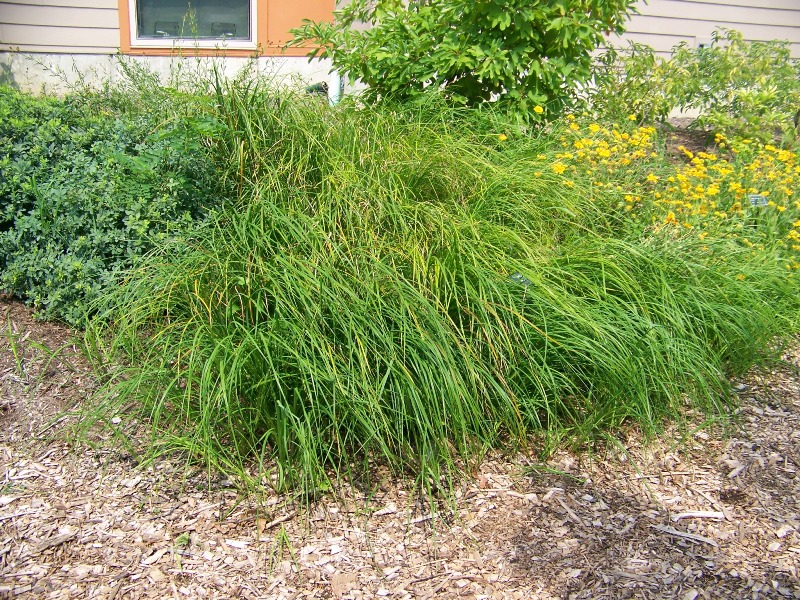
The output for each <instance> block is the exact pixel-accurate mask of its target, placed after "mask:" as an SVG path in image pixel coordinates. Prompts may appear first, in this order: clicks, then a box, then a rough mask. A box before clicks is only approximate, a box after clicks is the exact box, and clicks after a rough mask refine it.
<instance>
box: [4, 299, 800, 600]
mask: <svg viewBox="0 0 800 600" xmlns="http://www.w3.org/2000/svg"><path fill="white" fill-rule="evenodd" d="M0 315H2V321H0V325H2V327H3V329H4V331H5V333H4V334H2V335H0V392H1V393H2V396H0V598H4V597H9V598H16V597H20V598H111V599H113V598H253V599H255V598H276V599H277V598H337V599H339V598H341V599H357V598H398V599H410V598H474V599H479V598H542V599H547V598H682V599H687V600H693V599H694V598H720V597H725V598H743V597H748V598H800V581H799V580H798V567H800V533H799V532H798V529H800V518H799V517H798V512H799V511H800V483H799V482H798V478H797V468H798V460H800V458H799V457H800V344H798V345H795V347H794V348H793V349H792V351H791V352H789V353H787V354H786V355H785V356H784V360H783V361H782V362H781V363H780V364H779V365H778V366H776V368H775V369H774V370H772V371H770V372H758V373H752V374H751V375H750V376H749V377H748V378H747V379H746V380H745V381H742V382H741V383H739V384H737V388H736V389H737V393H738V395H739V398H740V400H741V406H740V408H739V409H738V411H737V412H738V418H737V419H735V420H734V421H733V422H731V423H730V424H729V425H730V427H729V428H728V434H727V435H726V434H725V432H724V431H723V429H722V427H721V426H719V425H714V426H710V425H709V426H706V427H699V425H700V424H701V423H702V417H701V416H700V415H694V414H689V415H687V423H686V424H683V425H681V426H680V427H678V426H675V427H674V428H672V429H670V430H668V431H667V432H665V434H664V435H663V436H661V437H660V438H659V439H656V440H651V441H649V442H647V443H646V444H644V443H643V442H642V439H641V437H640V436H639V435H638V434H637V433H636V432H635V431H628V432H624V433H623V434H620V435H619V436H618V438H617V439H618V442H619V443H618V444H616V445H611V444H609V445H607V447H605V448H604V449H595V450H594V451H592V452H582V453H580V454H573V453H569V452H566V451H562V452H558V453H557V454H556V455H555V456H553V457H552V459H551V460H550V461H549V462H548V463H547V465H541V464H536V463H534V462H533V461H532V460H531V459H530V458H526V457H521V456H520V457H504V456H490V457H488V458H487V459H486V460H485V461H484V462H483V464H482V465H481V467H480V469H479V471H478V472H477V473H476V474H475V476H474V477H473V478H471V479H468V480H466V481H465V482H464V483H463V484H461V486H460V487H459V488H458V489H457V490H456V497H455V499H454V500H453V502H452V504H442V505H441V506H440V507H439V508H438V510H436V511H433V512H432V511H431V507H430V505H429V504H428V502H426V501H424V500H421V499H420V495H419V494H418V493H417V492H416V491H415V490H414V489H413V488H412V487H411V485H410V483H409V482H402V481H397V480H394V479H391V478H389V477H384V478H382V479H381V476H380V473H376V474H375V477H376V479H377V483H378V485H375V486H374V487H373V488H372V489H371V490H370V491H369V493H368V495H366V494H365V492H364V491H360V490H359V489H356V488H355V487H353V488H351V487H349V486H345V487H343V488H342V489H340V490H337V491H336V493H334V494H331V495H330V496H327V497H325V498H323V499H321V500H319V501H317V502H315V503H313V504H311V505H308V506H305V505H299V506H298V505H297V504H295V503H293V502H291V501H290V500H289V499H287V498H285V497H279V496H276V495H274V494H272V493H270V492H269V491H267V490H265V491H264V493H263V495H262V496H261V497H259V498H253V497H241V496H240V495H239V494H238V493H237V492H236V490H235V489H232V488H230V487H227V485H228V482H226V481H224V480H220V479H218V478H214V477H209V476H208V475H207V474H206V473H204V472H202V471H198V470H197V468H196V467H193V466H192V465H188V464H187V463H186V462H185V461H182V460H179V459H177V458H176V459H170V460H162V461H159V462H157V463H155V464H151V465H148V466H141V465H136V464H134V463H133V462H132V461H131V458H130V456H129V455H128V454H127V453H126V452H125V451H124V448H122V447H120V446H115V445H110V444H102V445H100V446H97V447H95V448H88V447H86V446H84V445H74V444H71V440H69V439H67V438H66V434H65V432H67V431H69V430H68V429H66V426H67V425H68V423H69V420H70V419H69V418H62V419H59V416H60V415H61V414H62V413H63V411H64V410H69V409H71V408H74V407H76V406H79V405H80V404H81V403H82V402H84V401H85V399H86V397H87V396H88V395H89V394H90V393H91V390H92V388H93V386H94V385H95V383H94V380H93V379H92V376H91V372H90V369H89V368H88V365H87V364H86V362H85V360H83V358H82V357H81V355H80V353H79V352H78V348H77V347H76V346H75V345H73V344H72V343H71V342H70V339H71V338H70V336H71V332H70V331H69V330H68V329H66V328H63V327H60V326H57V325H53V324H46V323H40V322H37V321H35V320H34V319H32V317H31V315H30V312H29V311H28V309H26V308H25V307H24V306H22V305H21V304H18V303H15V302H10V301H0ZM11 340H13V343H12V341H11ZM48 349H49V350H48ZM53 350H57V352H56V353H53V352H52V351H53ZM121 418H123V419H124V415H122V416H121ZM695 425H697V426H698V427H695Z"/></svg>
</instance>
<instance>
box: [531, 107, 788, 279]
mask: <svg viewBox="0 0 800 600" xmlns="http://www.w3.org/2000/svg"><path fill="white" fill-rule="evenodd" d="M559 141H560V145H561V148H562V151H561V152H559V153H557V154H555V156H552V155H551V156H545V155H538V156H537V163H539V164H538V165H537V166H538V168H539V169H542V170H543V167H545V166H547V164H546V163H547V162H548V161H549V168H550V170H551V171H552V172H554V173H555V174H557V175H558V176H560V178H561V179H562V180H563V181H562V183H564V185H566V186H568V187H572V186H573V185H575V184H576V183H577V182H578V180H583V181H584V185H587V186H590V187H591V188H594V192H593V193H594V197H595V198H596V200H597V201H598V202H609V201H610V202H611V207H612V208H613V207H614V206H616V207H618V208H619V209H620V210H622V211H623V212H624V214H626V215H627V216H628V218H630V219H633V220H635V221H637V222H638V223H640V224H641V226H649V227H651V228H652V229H653V230H656V231H658V230H664V231H665V232H669V231H670V230H671V229H673V230H675V231H682V232H684V235H694V236H697V238H698V239H699V240H701V241H702V240H706V238H709V236H710V238H711V239H715V238H720V237H723V238H727V239H730V240H734V241H736V242H738V243H740V244H741V245H743V246H746V247H748V248H752V249H753V251H758V250H763V249H764V248H765V246H766V245H774V244H775V243H778V244H779V245H780V247H781V248H783V249H784V252H783V255H782V256H783V257H784V260H786V264H787V267H788V268H789V269H792V270H796V269H800V157H798V155H797V154H796V153H794V152H791V151H789V150H785V149H781V148H777V147H775V146H772V145H769V144H767V145H761V144H757V143H755V142H752V141H748V140H744V141H743V142H737V143H733V142H730V141H728V140H727V139H725V138H724V137H723V136H721V135H718V136H717V137H716V139H715V144H716V147H717V148H718V149H719V151H720V152H722V153H723V154H722V155H718V154H715V153H711V152H693V151H691V150H690V149H687V148H685V147H683V146H679V147H678V148H677V156H672V157H670V156H662V155H661V154H660V153H659V152H657V151H656V131H655V129H654V128H652V127H635V128H634V126H633V125H631V124H628V125H621V126H619V125H614V126H611V127H605V126H603V125H600V124H598V123H584V122H581V121H580V120H579V119H575V118H574V117H569V118H568V119H567V123H566V128H565V129H564V130H563V133H562V134H561V136H560V140H559ZM673 154H674V153H673ZM654 159H655V160H654ZM586 182H588V183H586ZM615 203H616V204H615ZM676 228H677V229H676Z"/></svg>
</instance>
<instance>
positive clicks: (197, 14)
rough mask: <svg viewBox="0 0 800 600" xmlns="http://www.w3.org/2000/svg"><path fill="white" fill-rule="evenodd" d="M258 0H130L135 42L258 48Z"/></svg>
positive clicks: (149, 45)
mask: <svg viewBox="0 0 800 600" xmlns="http://www.w3.org/2000/svg"><path fill="white" fill-rule="evenodd" d="M255 13H256V0H130V19H131V32H132V34H133V35H132V36H131V37H132V40H131V42H132V45H135V46H143V47H164V46H176V45H177V46H184V45H185V46H195V45H196V46H200V47H215V46H225V47H228V48H254V47H255V33H254V29H255V23H256V14H255Z"/></svg>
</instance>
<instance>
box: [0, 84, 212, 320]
mask: <svg viewBox="0 0 800 600" xmlns="http://www.w3.org/2000/svg"><path fill="white" fill-rule="evenodd" d="M103 106H104V103H103V102H102V98H98V97H91V96H83V97H81V96H72V97H69V98H67V99H65V100H58V99H53V98H46V97H43V98H35V97H32V96H29V95H24V94H21V93H19V92H17V91H14V90H12V89H10V88H7V87H3V88H0V289H3V290H5V291H7V292H10V293H13V294H15V295H17V296H19V297H20V298H22V299H24V300H26V301H27V302H30V303H31V304H33V305H34V306H35V307H36V309H37V310H38V311H39V314H40V315H41V316H43V317H46V318H58V319H63V320H65V321H66V322H68V323H71V324H73V325H81V324H83V322H84V318H85V316H86V310H87V306H88V305H89V304H90V303H91V302H92V300H93V299H95V298H97V297H98V296H99V295H100V294H101V293H103V291H104V290H106V289H107V288H108V287H109V286H110V285H113V284H114V283H116V282H117V280H118V277H119V274H120V272H122V271H124V270H125V269H127V268H129V267H131V266H132V265H133V264H134V263H135V262H136V260H137V258H138V257H140V256H142V255H143V254H144V253H145V252H147V251H148V250H150V249H151V248H152V247H153V245H154V244H155V243H159V242H161V241H163V240H164V239H166V238H167V237H168V236H169V235H172V234H173V233H175V232H177V231H179V230H181V229H184V228H185V227H186V226H188V225H189V224H190V223H191V222H192V221H193V220H194V219H196V218H198V217H199V216H200V215H201V214H202V213H203V210H204V209H203V207H205V206H206V205H207V204H208V203H209V202H210V195H211V194H213V191H214V190H213V188H212V187H210V180H208V179H206V175H207V173H205V172H204V171H203V170H202V168H201V167H202V165H203V161H202V156H198V155H197V154H195V155H190V154H189V153H187V152H186V151H185V150H186V148H181V147H180V145H176V144H175V137H174V136H166V137H165V136H161V137H158V136H153V135H151V133H152V132H153V129H154V128H155V127H156V122H155V118H154V117H153V116H149V117H148V115H146V114H131V113H127V114H126V113H124V112H118V111H114V112H112V111H110V110H107V109H105V108H103ZM182 150H183V151H182Z"/></svg>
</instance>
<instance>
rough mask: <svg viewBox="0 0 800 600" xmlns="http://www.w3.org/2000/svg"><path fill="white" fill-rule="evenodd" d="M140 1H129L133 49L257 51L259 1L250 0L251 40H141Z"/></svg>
mask: <svg viewBox="0 0 800 600" xmlns="http://www.w3.org/2000/svg"><path fill="white" fill-rule="evenodd" d="M137 1H138V0H128V16H129V17H130V30H131V48H204V49H205V48H208V49H217V48H224V49H230V50H256V49H257V48H258V42H257V40H256V31H257V30H258V27H257V24H258V21H257V20H256V19H257V17H258V9H257V5H258V0H248V2H250V38H251V39H249V40H231V39H224V38H219V39H216V38H202V39H195V38H173V37H165V38H155V37H153V38H151V37H147V38H140V37H138V36H139V33H138V32H139V23H138V19H137V15H138V11H137V10H136V3H137Z"/></svg>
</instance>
